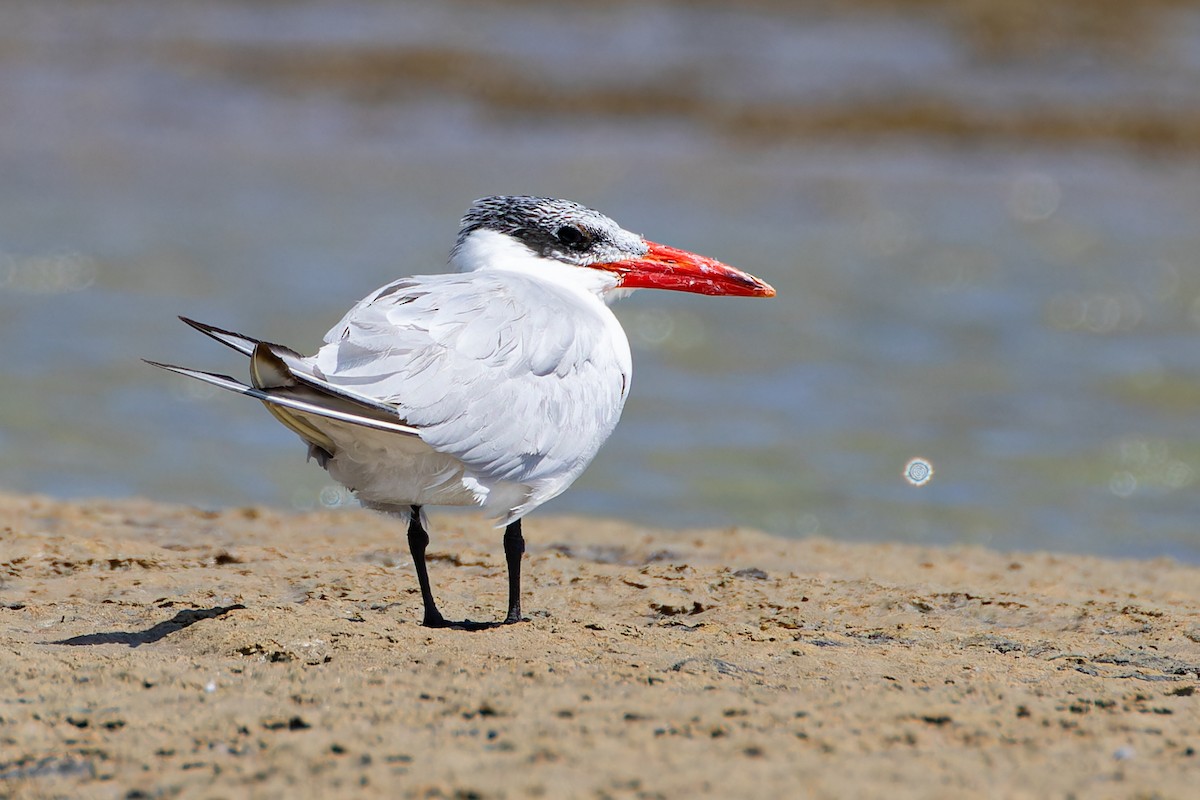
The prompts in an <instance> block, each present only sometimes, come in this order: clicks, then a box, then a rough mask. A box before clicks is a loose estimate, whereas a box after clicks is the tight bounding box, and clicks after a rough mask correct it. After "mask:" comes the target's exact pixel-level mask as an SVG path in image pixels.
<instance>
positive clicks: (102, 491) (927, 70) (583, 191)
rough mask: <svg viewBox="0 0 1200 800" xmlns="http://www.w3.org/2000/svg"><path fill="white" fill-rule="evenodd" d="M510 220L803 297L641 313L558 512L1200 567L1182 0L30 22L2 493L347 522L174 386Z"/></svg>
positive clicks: (316, 321)
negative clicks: (652, 250)
mask: <svg viewBox="0 0 1200 800" xmlns="http://www.w3.org/2000/svg"><path fill="white" fill-rule="evenodd" d="M493 193H531V194H546V195H553V196H561V197H568V198H571V199H575V200H579V201H581V202H583V203H585V204H588V205H591V206H594V207H596V208H599V209H601V210H603V211H605V212H606V213H608V214H610V215H611V216H613V217H614V218H616V219H617V220H618V221H619V222H621V223H622V224H624V225H625V226H626V227H629V228H631V229H633V230H637V231H641V232H643V233H645V234H646V235H648V236H650V237H651V238H654V239H657V240H660V241H665V242H668V243H671V244H675V245H678V246H682V247H686V248H689V249H693V250H696V251H698V252H702V253H705V254H708V255H712V256H715V257H718V258H721V259H723V260H725V261H728V262H731V263H734V264H736V265H738V266H741V267H743V268H745V269H747V270H748V271H750V272H753V273H755V274H757V275H760V276H762V277H763V278H765V279H766V280H768V281H770V282H771V283H773V284H774V285H775V286H776V287H777V288H778V290H779V297H778V298H777V299H775V300H772V301H744V300H714V299H709V298H702V297H695V296H686V295H679V296H676V295H672V294H668V293H652V292H640V293H638V294H637V295H635V296H634V297H633V298H631V299H629V300H626V301H623V302H622V303H620V304H618V305H617V306H616V308H615V310H616V312H617V314H618V316H620V317H621V319H622V320H623V321H624V323H625V324H626V327H627V330H628V332H629V334H630V339H631V341H632V343H633V348H634V362H635V370H634V383H633V392H632V397H631V399H630V401H629V404H628V406H627V408H626V412H625V418H624V420H623V422H622V425H621V426H620V427H618V429H617V433H616V434H615V435H614V436H613V438H612V439H611V440H610V441H609V443H608V445H607V446H606V447H605V449H604V450H603V451H602V452H601V455H600V456H599V458H598V459H597V460H596V462H595V463H594V464H593V466H592V467H591V469H590V470H589V471H588V472H587V473H586V474H585V476H584V477H583V478H582V479H581V480H580V481H579V482H578V483H577V484H576V486H575V487H574V488H573V489H572V490H571V491H569V492H567V493H566V494H565V495H563V496H562V497H560V498H559V499H557V500H555V501H553V502H552V503H551V504H548V505H547V506H546V511H547V512H571V513H586V514H604V515H615V516H618V517H623V518H627V519H631V520H635V521H640V522H645V523H651V524H655V525H672V526H682V525H693V524H701V525H731V524H744V525H750V526H755V527H760V528H763V529H766V530H768V531H772V532H775V533H778V534H782V535H787V536H805V535H827V536H832V537H837V538H841V539H857V540H895V541H912V542H942V543H945V542H973V543H982V544H987V545H989V546H993V547H998V548H1003V549H1008V548H1014V549H1019V548H1026V549H1028V548H1048V549H1052V550H1060V551H1076V552H1091V553H1100V554H1107V555H1134V556H1146V557H1150V556H1159V555H1169V556H1174V557H1177V558H1181V559H1184V560H1187V561H1191V562H1197V561H1200V499H1198V498H1200V476H1198V474H1197V473H1198V470H1200V4H1198V3H1194V2H1185V1H1184V0H1176V1H1173V2H1172V1H1169V0H1154V1H1152V2H1143V3H1124V2H1116V0H1063V1H1062V2H1057V3H1045V2H1032V0H891V1H890V2H889V1H887V0H850V2H845V3H839V4H830V3H806V2H784V1H783V0H778V2H770V1H768V0H758V1H756V2H740V3H736V4H735V3H732V2H729V3H722V2H715V1H714V2H700V3H696V2H667V1H665V0H659V1H658V2H636V3H635V2H620V1H618V0H608V1H605V2H592V3H588V4H580V5H567V4H559V3H550V2H537V1H536V0H527V1H526V2H461V1H459V0H453V1H451V2H440V3H420V2H372V1H370V0H359V1H358V2H332V0H309V1H308V2H296V3H278V2H266V1H262V2H255V1H252V0H240V1H233V2H230V1H223V2H221V1H219V2H176V3H161V2H157V0H144V1H138V0H109V1H108V2H104V3H81V2H63V1H62V0H40V1H39V2H15V1H14V0H7V2H0V343H3V358H2V359H0V487H2V488H4V489H7V490H17V491H29V492H42V493H48V494H51V495H55V496H60V497H87V496H97V495H104V496H126V495H143V496H147V497H151V498H155V499H161V500H171V501H181V502H187V503H193V504H198V505H201V506H227V505H240V504H249V503H267V504H272V505H278V506H291V507H298V508H310V507H314V506H319V505H327V506H337V505H343V504H350V503H351V502H352V501H351V500H350V499H349V498H348V497H347V495H346V494H345V492H343V491H340V490H338V489H337V488H336V487H333V486H331V485H330V484H329V481H328V479H327V477H326V476H325V474H324V473H323V472H322V471H321V470H319V469H318V468H317V467H316V466H315V465H312V464H305V463H304V458H303V453H304V448H303V447H302V446H301V445H300V444H299V442H298V441H297V440H295V438H294V437H293V436H292V434H290V433H289V432H288V431H286V430H284V429H283V428H282V427H281V426H279V425H277V424H275V423H274V422H273V421H272V420H271V418H270V417H269V416H268V415H267V414H266V413H265V412H264V410H263V409H262V408H261V406H259V405H258V404H256V403H252V402H249V401H246V400H245V399H244V398H240V397H236V396H232V395H228V396H226V395H224V394H221V395H217V394H214V393H212V392H209V391H206V390H205V389H204V387H202V386H200V385H198V384H196V383H194V382H189V381H186V380H185V379H183V378H179V377H175V376H171V375H168V374H165V373H162V372H159V371H157V370H154V369H153V368H151V367H149V366H146V365H144V364H142V363H141V362H140V361H139V358H141V357H150V358H155V359H160V360H167V361H173V362H175V363H183V364H188V365H192V366H199V367H207V368H213V369H217V370H218V371H233V370H234V369H235V368H236V369H238V370H240V369H241V365H240V364H238V361H237V359H236V358H231V357H230V355H231V354H227V353H226V352H224V351H223V350H222V348H220V347H219V346H218V345H216V344H215V343H213V342H210V341H208V340H207V339H205V338H204V337H201V336H199V335H197V334H195V333H194V332H192V331H191V330H189V329H187V328H186V327H185V326H183V325H182V324H180V323H179V322H178V321H177V320H176V319H175V315H176V314H180V313H182V314H187V315H189V316H194V317H196V318H198V319H201V320H205V321H208V322H211V323H214V324H217V325H221V326H225V327H230V328H233V329H236V330H241V331H244V332H246V333H249V334H251V335H259V336H262V337H264V338H268V339H271V340H275V341H282V342H286V343H289V344H291V345H292V346H294V347H297V348H298V349H302V350H308V351H311V350H312V349H314V348H315V347H316V346H317V345H318V343H319V342H320V338H321V336H322V334H323V333H324V331H325V330H326V329H327V328H328V327H329V326H330V325H331V324H333V323H334V322H335V321H336V320H337V319H338V318H339V317H340V315H341V314H342V312H343V311H344V310H345V309H346V308H347V307H348V306H349V305H350V304H352V303H353V302H354V301H356V300H357V299H358V298H359V297H361V296H363V295H364V294H366V293H367V292H368V291H370V290H371V289H373V288H375V287H376V286H379V285H382V284H383V283H385V282H387V281H389V280H391V279H392V278H394V277H397V276H400V275H404V274H411V273H420V272H431V271H439V270H440V269H442V266H443V265H444V263H445V257H446V253H447V250H448V248H449V246H450V244H451V243H452V241H453V237H454V234H455V232H456V230H457V222H458V219H459V217H460V216H461V214H462V212H463V211H464V210H465V209H466V207H467V206H468V205H469V204H470V202H471V201H472V200H473V199H474V198H476V197H479V196H482V195H487V194H493ZM235 364H236V365H237V366H236V367H235V366H234V365H235ZM915 457H923V458H924V459H926V460H927V461H928V462H929V463H931V464H932V465H933V467H934V469H935V474H934V475H933V478H932V480H930V481H929V482H928V483H926V484H925V485H923V486H921V487H919V488H917V487H914V486H912V485H910V484H909V483H908V482H907V481H906V480H905V478H904V475H903V472H904V469H905V465H906V464H907V463H908V462H909V461H910V460H911V459H913V458H915Z"/></svg>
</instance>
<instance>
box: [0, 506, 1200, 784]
mask: <svg viewBox="0 0 1200 800" xmlns="http://www.w3.org/2000/svg"><path fill="white" fill-rule="evenodd" d="M0 531H2V532H0V581H2V583H0V667H2V669H0V675H2V676H3V677H2V678H0V796H6V797H7V796H11V797H45V796H88V797H174V796H188V797H196V796H202V797H236V796H256V797H279V796H285V795H286V796H289V797H318V796H325V797H328V796H336V795H348V794H350V793H351V792H353V793H354V794H355V795H356V796H379V797H447V798H449V797H461V798H467V797H480V798H491V797H536V796H542V797H631V798H632V797H651V798H653V797H700V796H714V797H718V796H719V797H800V796H811V797H872V796H874V797H880V796H888V797H891V798H904V797H947V798H950V797H955V798H957V797H973V796H989V797H1030V798H1033V797H1039V798H1040V797H1067V796H1076V797H1151V796H1155V797H1185V796H1194V795H1193V794H1192V793H1193V792H1194V790H1195V786H1196V785H1197V784H1198V783H1200V753H1198V751H1200V695H1198V694H1197V693H1196V688H1197V685H1198V684H1200V679H1198V677H1197V675H1198V673H1200V569H1198V568H1196V567H1188V566H1182V565H1180V564H1178V563H1175V562H1173V561H1168V560H1156V561H1115V560H1102V559H1097V558H1089V557H1080V556H1055V555H1048V554H1001V553H996V552H991V551H988V550H983V549H977V548H966V547H955V548H947V549H941V548H925V547H913V546H898V545H887V544H880V545H861V544H840V543H836V542H832V541H828V540H819V539H818V540H804V541H790V540H783V539H776V538H772V537H769V536H766V535H763V534H760V533H755V532H752V531H745V530H709V531H701V530H691V531H661V530H650V529H646V528H640V527H636V526H631V525H626V524H622V523H617V522H609V521H596V520H583V519H576V518H555V517H548V516H538V515H534V517H532V518H531V519H530V520H528V522H527V525H526V530H525V533H526V538H527V540H528V542H529V553H528V555H527V557H526V561H525V574H526V583H525V585H526V592H525V598H524V602H525V611H526V614H527V616H528V617H529V621H528V622H526V623H524V624H521V625H516V626H508V627H502V628H497V629H491V630H485V631H479V632H467V631H460V630H428V629H425V628H422V627H421V626H420V625H419V624H417V621H418V619H419V613H420V600H419V597H418V595H417V589H416V581H415V578H414V576H413V571H412V567H411V564H410V563H409V559H408V554H407V550H406V548H405V544H404V540H403V529H402V527H401V526H400V525H399V524H398V523H397V522H396V521H394V520H389V519H386V518H382V517H379V516H376V515H373V514H370V513H367V512H361V511H353V512H345V511H342V512H318V513H310V514H300V515H297V514H290V513H283V512H279V511H274V510H270V509H262V508H252V509H236V510H228V511H222V512H218V513H214V512H206V511H200V510H196V509H192V508H187V507H182V506H168V505H160V504H154V503H150V502H145V501H141V500H128V501H107V500H104V501H94V502H79V503H63V502H58V501H54V500H50V499H46V498H40V497H29V496H16V495H0ZM431 555H432V557H431V571H432V577H433V581H434V587H435V590H436V592H437V594H438V597H439V599H440V602H441V605H442V608H443V611H444V612H445V613H446V614H447V616H452V617H456V618H457V617H463V616H466V617H470V618H474V619H492V618H496V617H497V616H498V615H500V614H501V612H502V609H503V606H504V591H505V588H504V565H503V555H502V552H501V547H500V532H499V531H497V530H495V529H493V528H491V526H490V524H488V523H487V522H486V521H484V520H482V519H480V518H478V517H472V516H452V517H446V516H434V518H433V543H432V546H431Z"/></svg>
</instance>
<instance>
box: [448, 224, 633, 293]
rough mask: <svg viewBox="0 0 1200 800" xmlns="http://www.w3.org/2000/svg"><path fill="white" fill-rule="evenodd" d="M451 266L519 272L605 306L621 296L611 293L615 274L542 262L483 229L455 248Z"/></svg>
mask: <svg viewBox="0 0 1200 800" xmlns="http://www.w3.org/2000/svg"><path fill="white" fill-rule="evenodd" d="M450 266H451V267H453V268H454V269H455V270H457V271H459V272H483V271H508V272H520V273H522V274H524V275H529V276H532V277H534V278H537V279H538V280H541V281H546V282H548V283H554V284H557V285H559V286H565V287H567V288H569V289H573V290H575V291H585V292H588V293H590V294H593V295H595V296H597V297H599V298H601V299H602V300H604V301H605V302H611V301H612V300H614V299H615V298H616V297H619V296H621V295H622V294H623V292H620V291H614V290H615V289H616V287H617V282H618V281H617V276H616V275H615V274H614V273H611V272H607V271H605V270H602V269H590V268H588V267H577V266H575V265H573V264H564V263H563V262H561V261H555V260H554V259H550V258H542V257H540V256H538V255H537V254H536V253H534V252H533V251H531V250H530V249H529V248H528V247H526V246H525V245H523V244H521V243H520V242H518V241H517V240H516V239H514V238H513V237H511V236H509V235H507V234H503V233H498V232H496V231H489V230H484V229H483V228H479V229H476V230H474V231H471V232H470V233H469V234H467V236H466V238H465V239H463V241H462V244H460V245H459V246H458V247H456V248H454V252H453V253H451V254H450Z"/></svg>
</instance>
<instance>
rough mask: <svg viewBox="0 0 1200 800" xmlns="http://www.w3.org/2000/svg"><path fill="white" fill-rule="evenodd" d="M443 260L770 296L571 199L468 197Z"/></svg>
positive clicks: (587, 281) (619, 284)
mask: <svg viewBox="0 0 1200 800" xmlns="http://www.w3.org/2000/svg"><path fill="white" fill-rule="evenodd" d="M450 263H451V264H452V265H453V266H454V267H455V268H457V269H458V270H459V271H460V272H471V271H474V270H480V269H510V270H520V271H522V272H529V273H535V274H538V275H539V276H541V277H543V278H547V279H551V280H557V279H559V278H562V279H565V280H567V281H570V282H573V283H580V282H582V283H583V284H584V285H586V286H587V288H589V289H591V290H592V291H595V292H596V293H597V294H601V295H604V294H607V293H609V292H612V291H613V290H620V289H624V290H631V289H642V288H656V289H674V290H678V291H685V292H696V293H699V294H713V295H741V296H750V297H771V296H773V295H774V294H775V290H774V289H772V288H771V287H770V286H769V285H767V284H766V283H764V282H762V281H760V280H759V279H758V278H755V277H753V276H751V275H748V274H746V273H744V272H742V271H740V270H737V269H734V268H733V267H730V266H728V265H726V264H722V263H721V262H719V261H716V260H714V259H711V258H706V257H704V256H698V255H696V254H695V253H689V252H687V251H686V250H677V249H676V248H673V247H668V246H666V245H661V244H656V243H654V242H649V241H646V240H645V239H643V238H642V237H641V236H639V235H637V234H636V233H631V232H629V231H627V230H625V229H624V228H622V227H621V226H620V225H618V224H617V223H616V222H614V221H613V220H611V219H609V218H608V217H606V216H604V215H603V214H601V213H600V212H599V211H594V210H592V209H590V208H588V207H586V206H582V205H580V204H579V203H573V202H571V201H570V200H555V199H551V198H546V197H526V196H509V195H500V196H496V197H485V198H483V199H481V200H476V201H475V204H474V205H472V206H471V209H470V210H469V211H468V212H467V214H466V216H465V217H463V220H462V228H461V229H460V230H459V233H458V241H457V242H456V243H455V245H454V249H453V250H451V252H450Z"/></svg>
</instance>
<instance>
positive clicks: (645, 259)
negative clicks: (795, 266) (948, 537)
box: [592, 241, 775, 297]
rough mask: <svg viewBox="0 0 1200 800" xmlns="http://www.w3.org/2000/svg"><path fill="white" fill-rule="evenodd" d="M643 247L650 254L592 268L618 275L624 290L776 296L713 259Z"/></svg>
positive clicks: (672, 249)
mask: <svg viewBox="0 0 1200 800" xmlns="http://www.w3.org/2000/svg"><path fill="white" fill-rule="evenodd" d="M646 244H648V245H649V246H650V250H649V252H647V253H646V255H644V256H642V257H641V258H634V259H630V260H628V261H613V262H610V263H607V264H593V265H592V266H593V267H595V268H597V269H604V270H609V271H610V272H615V273H617V274H618V275H620V276H621V287H622V288H625V289H673V290H674V291H677V292H695V293H696V294H714V295H731V296H736V297H774V296H775V289H774V288H772V287H771V285H770V284H768V283H765V282H764V281H760V280H759V279H758V278H756V277H754V276H753V275H750V274H748V273H745V272H742V271H741V270H740V269H735V268H733V267H731V266H729V265H728V264H722V263H721V262H720V261H717V260H716V259H715V258H708V257H707V256H698V255H696V254H695V253H689V252H688V251H687V250H679V249H677V248H675V247H669V246H667V245H665V244H657V243H655V242H649V241H648V242H646Z"/></svg>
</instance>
